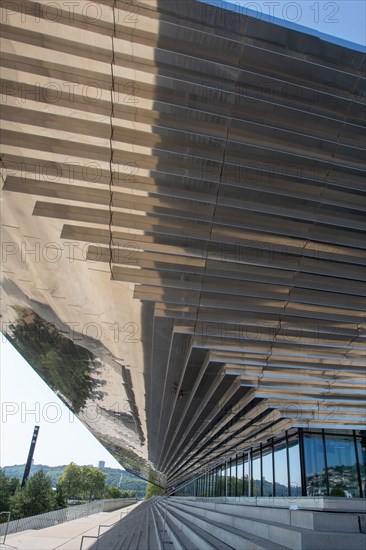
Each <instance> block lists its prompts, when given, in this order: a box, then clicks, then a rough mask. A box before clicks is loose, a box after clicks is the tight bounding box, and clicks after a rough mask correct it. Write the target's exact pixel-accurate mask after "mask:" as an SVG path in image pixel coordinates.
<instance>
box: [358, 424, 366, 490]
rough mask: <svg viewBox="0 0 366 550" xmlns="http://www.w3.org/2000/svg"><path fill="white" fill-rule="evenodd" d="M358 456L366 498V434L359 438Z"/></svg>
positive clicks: (362, 486)
mask: <svg viewBox="0 0 366 550" xmlns="http://www.w3.org/2000/svg"><path fill="white" fill-rule="evenodd" d="M357 454H358V462H359V465H360V475H361V488H362V496H363V498H366V434H363V435H362V436H361V438H357Z"/></svg>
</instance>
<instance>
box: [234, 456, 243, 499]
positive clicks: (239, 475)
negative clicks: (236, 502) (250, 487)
mask: <svg viewBox="0 0 366 550" xmlns="http://www.w3.org/2000/svg"><path fill="white" fill-rule="evenodd" d="M243 494H244V493H243V457H242V456H241V457H238V469H237V486H236V496H241V495H243Z"/></svg>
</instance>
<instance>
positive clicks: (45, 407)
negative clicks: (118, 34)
mask: <svg viewBox="0 0 366 550" xmlns="http://www.w3.org/2000/svg"><path fill="white" fill-rule="evenodd" d="M182 1H183V0H182ZM212 1H215V2H216V4H217V5H219V6H222V5H223V2H221V0H212ZM228 1H230V0H228ZM231 3H232V4H234V5H235V4H236V5H239V4H240V5H241V6H244V7H246V8H251V9H253V8H255V7H256V8H257V9H258V17H262V18H264V17H265V16H267V17H268V16H271V17H273V16H274V17H276V18H282V19H283V20H284V21H285V23H286V24H287V25H288V24H293V23H296V24H297V25H302V26H305V27H308V28H309V29H313V30H315V31H317V32H321V33H325V34H328V35H332V36H334V37H337V38H341V39H343V40H348V41H351V42H355V43H358V44H363V45H364V44H365V42H366V40H365V21H366V2H364V0H347V1H338V2H329V1H314V0H301V1H297V2H289V1H285V0H274V1H270V0H263V1H257V2H255V1H253V2H251V1H249V0H235V1H234V2H231ZM234 9H237V8H236V7H235V6H234ZM309 32H310V33H311V32H312V31H311V30H309ZM0 374H1V376H0V381H1V387H0V388H1V390H0V397H1V401H2V415H1V432H0V434H1V435H0V436H1V441H0V442H1V447H0V448H1V450H0V464H1V466H5V465H10V464H16V463H17V464H22V463H24V462H25V460H26V457H27V454H28V449H29V444H30V440H31V436H32V433H33V428H34V425H35V424H36V423H38V422H36V420H37V417H36V416H35V414H34V413H33V414H32V413H30V412H27V411H30V410H32V409H33V410H36V414H38V411H39V424H40V426H41V428H40V432H39V437H38V442H37V446H36V451H35V455H34V459H35V462H36V463H42V464H48V465H50V466H52V465H58V464H67V463H69V462H71V461H74V462H76V463H78V464H94V465H96V464H97V462H98V460H105V461H106V465H107V466H111V467H118V463H117V462H116V461H115V459H114V458H113V457H112V456H111V455H110V454H109V453H108V452H107V451H106V450H105V449H104V447H103V446H102V445H101V444H100V443H98V441H97V440H96V439H95V438H94V437H93V436H92V435H91V434H90V432H89V431H88V430H87V429H86V428H85V427H84V426H83V425H82V424H81V422H80V421H79V420H78V419H77V418H76V417H74V415H72V414H71V413H70V412H69V411H68V409H67V408H66V407H65V406H64V405H63V403H62V402H61V401H60V400H59V399H58V398H57V397H56V395H55V394H54V393H53V392H52V391H51V390H50V389H49V388H48V386H47V385H46V384H45V383H44V382H43V381H42V380H41V378H40V377H39V376H38V375H37V374H36V373H35V372H34V371H33V369H32V368H31V367H30V366H29V365H28V364H27V363H26V361H24V359H23V358H22V357H21V356H20V355H19V354H18V353H17V352H16V350H14V348H13V347H12V346H11V344H10V343H9V342H7V341H6V340H5V339H4V338H2V341H1V371H0ZM12 404H13V405H12ZM60 411H61V413H60ZM4 413H5V414H4ZM11 413H12V414H11ZM55 418H56V419H57V421H54V419H55Z"/></svg>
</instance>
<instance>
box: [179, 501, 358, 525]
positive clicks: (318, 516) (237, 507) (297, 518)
mask: <svg viewBox="0 0 366 550" xmlns="http://www.w3.org/2000/svg"><path fill="white" fill-rule="evenodd" d="M169 502H177V503H178V504H179V503H182V502H186V503H187V504H188V502H189V506H191V507H192V509H193V508H202V509H204V510H213V511H218V512H220V513H222V512H227V513H228V514H234V515H238V516H240V517H246V518H252V519H260V520H264V521H270V522H275V523H283V524H285V525H294V526H295V527H303V528H304V529H312V530H316V531H334V532H351V533H359V532H360V521H359V516H362V515H363V516H365V519H366V514H359V513H358V514H357V513H348V512H324V511H319V510H289V507H288V506H286V507H283V508H279V507H277V508H274V507H268V508H265V507H262V506H261V507H259V506H249V505H247V504H246V505H243V504H231V503H228V504H226V503H221V502H201V501H195V500H188V499H187V500H186V499H179V498H177V497H175V498H169Z"/></svg>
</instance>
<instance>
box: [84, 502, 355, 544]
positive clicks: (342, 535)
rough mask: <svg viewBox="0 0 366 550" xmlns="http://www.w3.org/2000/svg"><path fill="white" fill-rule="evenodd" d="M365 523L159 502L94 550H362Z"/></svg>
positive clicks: (341, 516)
mask: <svg viewBox="0 0 366 550" xmlns="http://www.w3.org/2000/svg"><path fill="white" fill-rule="evenodd" d="M365 523H366V514H362V513H358V512H351V513H350V512H324V511H319V510H290V509H289V504H288V503H287V505H286V506H284V507H278V506H277V507H272V506H255V505H253V506H252V505H249V504H243V503H241V504H240V503H239V504H238V503H227V502H226V503H223V502H217V501H216V502H215V501H214V500H209V499H204V500H203V501H199V500H196V499H189V498H180V497H169V498H161V497H160V498H155V499H150V500H148V501H146V502H143V503H142V504H141V505H139V506H138V507H136V508H135V509H134V510H133V511H132V512H131V513H130V514H129V515H128V516H127V517H126V518H125V519H123V520H122V521H121V522H119V523H118V524H117V525H116V526H115V527H114V528H113V529H111V530H110V531H109V532H107V533H106V534H105V535H102V536H101V537H100V539H99V541H98V550H166V549H170V550H173V549H178V550H211V549H220V550H232V549H236V550H346V549H352V550H365V548H366V534H364V532H365V530H366V529H365ZM362 531H363V532H362ZM93 548H95V549H96V548H97V546H96V545H95V546H93Z"/></svg>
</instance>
